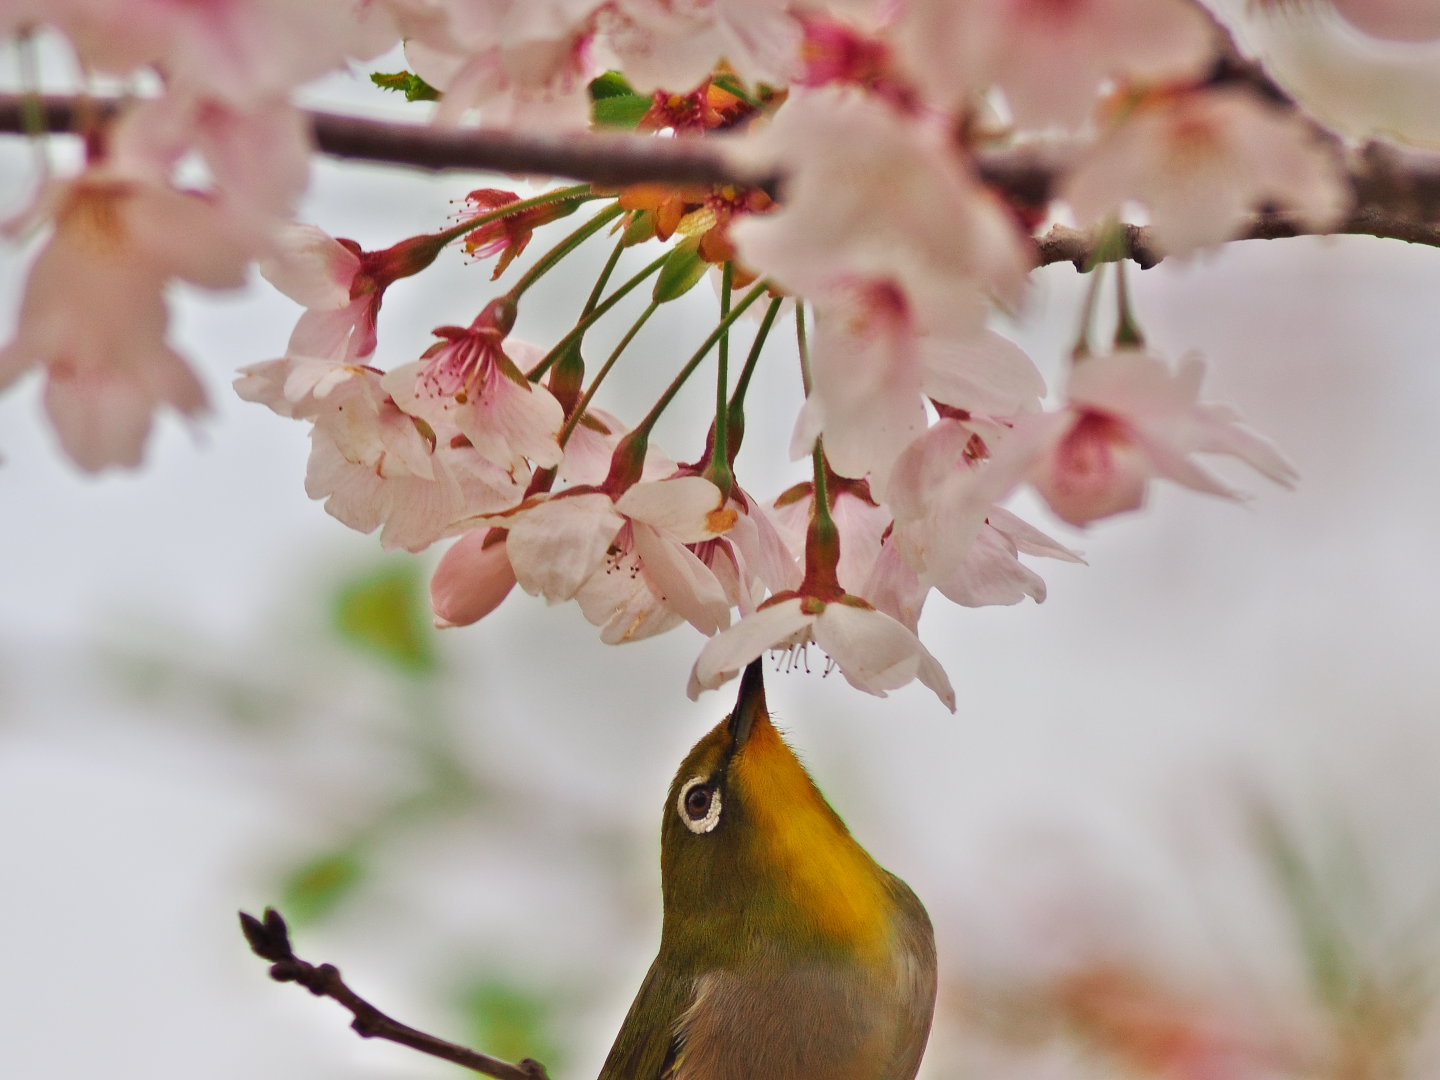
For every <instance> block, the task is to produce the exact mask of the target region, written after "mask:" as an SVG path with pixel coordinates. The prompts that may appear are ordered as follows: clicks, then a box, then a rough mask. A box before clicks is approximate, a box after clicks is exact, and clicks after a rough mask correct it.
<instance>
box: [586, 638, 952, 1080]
mask: <svg viewBox="0 0 1440 1080" xmlns="http://www.w3.org/2000/svg"><path fill="white" fill-rule="evenodd" d="M660 879H661V889H662V893H663V896H664V905H665V916H664V926H663V929H662V931H661V935H660V952H659V955H657V956H656V957H655V962H654V963H653V964H652V965H651V967H650V972H649V974H647V975H646V977H645V982H644V984H643V985H642V986H641V987H640V992H639V994H638V995H637V996H636V998H635V1002H634V1004H633V1005H631V1006H630V1012H629V1014H628V1015H627V1016H626V1017H625V1023H624V1024H623V1025H622V1026H621V1028H620V1033H619V1035H617V1036H616V1038H615V1045H614V1046H613V1047H611V1050H610V1054H609V1056H608V1057H607V1058H606V1060H605V1065H604V1067H603V1068H602V1069H601V1070H600V1080H912V1078H913V1077H914V1076H915V1073H916V1070H917V1069H918V1068H919V1067H920V1058H921V1056H922V1054H923V1053H924V1050H925V1041H926V1039H927V1038H928V1036H929V1033H930V1021H931V1016H932V1015H933V1013H934V1009H935V938H934V933H933V932H932V930H931V927H930V919H929V916H927V915H926V913H925V908H924V907H923V906H922V905H921V903H920V901H919V900H918V899H917V898H916V896H915V894H914V893H913V892H911V890H910V887H909V886H908V885H906V884H905V883H904V882H903V881H901V880H900V879H899V878H897V877H896V876H895V875H894V874H891V873H889V872H888V871H886V870H884V869H882V868H881V867H880V866H879V865H878V864H877V863H876V862H875V860H874V859H872V858H871V857H870V856H869V854H867V853H866V851H865V849H864V848H862V847H861V846H860V845H859V844H858V843H856V842H855V839H854V838H853V837H852V836H851V835H850V831H849V830H848V829H847V828H846V827H845V823H844V822H842V821H841V820H840V817H839V815H837V814H836V813H835V811H834V810H832V809H831V808H830V804H829V803H827V802H826V801H825V798H824V796H823V795H821V794H820V791H819V789H818V788H816V786H815V783H814V781H812V780H811V779H810V775H809V773H807V772H806V771H805V767H804V766H803V765H801V764H800V761H799V759H797V758H796V756H795V754H794V752H793V751H792V750H791V749H790V747H789V746H787V745H786V743H785V741H784V740H783V739H782V738H781V737H780V733H779V732H777V731H776V730H775V727H774V726H773V725H772V724H771V722H770V717H769V714H768V713H767V712H766V709H765V690H764V683H763V678H762V675H761V670H760V662H759V661H758V660H757V661H755V662H754V663H752V664H751V665H750V666H749V667H748V668H747V669H746V671H745V674H744V677H743V679H742V681H741V684H740V694H739V700H738V701H737V702H736V705H735V710H734V712H732V713H731V714H730V716H728V717H727V718H726V719H725V720H723V721H721V722H720V724H719V725H717V726H716V727H715V729H714V730H712V731H711V732H710V733H709V734H708V735H706V736H705V737H704V738H703V739H701V740H700V742H698V743H697V744H696V745H695V748H694V749H693V750H691V751H690V753H689V755H688V756H687V757H686V758H685V760H684V761H683V762H682V763H681V765H680V769H679V771H678V772H677V773H676V774H675V780H674V782H673V783H672V784H671V785H670V794H669V797H668V798H667V800H666V803H665V817H664V824H663V826H662V828H661V846H660Z"/></svg>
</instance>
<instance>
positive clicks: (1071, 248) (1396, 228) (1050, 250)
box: [1035, 207, 1440, 272]
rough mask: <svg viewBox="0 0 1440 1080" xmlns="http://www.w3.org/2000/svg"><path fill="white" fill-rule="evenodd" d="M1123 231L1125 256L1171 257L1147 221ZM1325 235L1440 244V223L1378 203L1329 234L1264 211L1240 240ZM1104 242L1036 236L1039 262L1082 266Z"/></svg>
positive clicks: (1085, 234)
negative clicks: (1389, 209) (1161, 247)
mask: <svg viewBox="0 0 1440 1080" xmlns="http://www.w3.org/2000/svg"><path fill="white" fill-rule="evenodd" d="M1120 232H1121V240H1122V243H1121V244H1120V245H1119V252H1120V257H1121V258H1124V259H1130V260H1132V261H1133V262H1135V263H1136V264H1137V265H1138V266H1139V267H1140V269H1142V270H1149V269H1150V268H1151V267H1152V266H1154V265H1156V264H1157V263H1159V262H1160V261H1161V260H1162V259H1164V258H1165V253H1164V252H1163V251H1161V250H1160V249H1159V248H1157V247H1156V246H1155V240H1154V235H1153V234H1152V233H1151V232H1150V230H1149V228H1147V227H1146V226H1143V225H1121V226H1120ZM1322 235H1323V236H1338V235H1346V236H1376V237H1379V238H1381V239H1384V240H1404V241H1405V242H1406V243H1407V244H1424V245H1426V246H1428V247H1435V248H1440V224H1432V223H1430V222H1425V221H1415V220H1413V219H1411V218H1407V217H1402V216H1401V215H1399V214H1394V213H1391V212H1390V211H1387V210H1383V209H1379V208H1376V207H1367V208H1364V209H1360V210H1356V211H1355V212H1354V213H1352V214H1351V215H1350V216H1349V217H1348V218H1346V219H1345V220H1344V221H1343V222H1341V223H1340V224H1339V225H1337V226H1336V227H1335V228H1334V229H1332V230H1331V231H1330V232H1328V233H1315V232H1312V231H1311V230H1309V229H1306V228H1305V227H1304V226H1303V225H1301V224H1300V223H1299V222H1297V221H1295V220H1294V219H1292V218H1288V217H1286V216H1285V215H1284V214H1260V215H1257V216H1256V218H1255V220H1254V221H1253V222H1251V224H1250V227H1249V228H1247V229H1246V230H1245V231H1244V232H1241V233H1239V234H1238V235H1236V236H1235V237H1234V239H1235V240H1278V239H1281V238H1283V237H1290V236H1322ZM1099 241H1100V233H1099V230H1096V229H1072V228H1069V227H1068V226H1065V225H1053V226H1051V228H1050V231H1049V232H1047V233H1045V235H1044V236H1038V237H1036V238H1035V250H1036V258H1037V265H1039V266H1049V265H1051V264H1052V263H1062V262H1068V263H1074V264H1075V269H1076V270H1080V271H1082V272H1083V271H1086V270H1089V269H1090V268H1091V267H1092V266H1093V265H1094V262H1095V256H1096V252H1097V248H1098V247H1099V246H1101V245H1100V243H1099Z"/></svg>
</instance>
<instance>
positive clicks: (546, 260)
mask: <svg viewBox="0 0 1440 1080" xmlns="http://www.w3.org/2000/svg"><path fill="white" fill-rule="evenodd" d="M624 212H625V210H624V208H623V207H621V206H620V204H619V203H616V204H615V205H613V206H607V207H606V208H605V209H604V210H601V211H600V212H599V213H598V214H596V215H595V216H594V217H592V218H591V219H590V220H589V221H587V222H585V224H584V225H581V226H580V227H579V228H578V229H576V230H575V231H574V232H572V233H571V234H570V235H569V236H567V237H565V239H564V240H561V241H560V243H558V244H556V245H555V246H554V247H553V248H551V249H550V250H549V251H547V252H546V253H545V254H544V255H542V256H540V258H539V259H538V260H537V261H536V262H535V264H534V265H533V266H531V267H530V269H528V270H526V271H525V275H524V276H523V277H522V278H521V279H520V280H519V281H517V282H515V284H514V285H512V286H511V288H510V298H511V299H512V300H519V299H520V297H521V296H523V295H524V294H525V290H527V289H528V288H530V286H531V285H534V284H535V282H537V281H539V280H540V279H541V278H542V277H544V276H545V275H546V274H548V273H549V272H550V271H551V270H553V269H554V268H555V267H556V266H558V265H559V264H560V262H561V260H562V259H564V258H565V256H567V255H569V254H570V253H571V252H572V251H574V250H575V249H576V248H577V247H579V246H580V245H581V244H583V243H584V242H585V241H586V240H589V239H590V237H592V236H594V235H595V234H596V233H597V232H599V231H600V230H601V229H603V228H604V227H605V226H606V225H608V224H609V223H610V222H612V221H614V220H615V219H616V218H617V217H619V216H620V215H621V214H623V213H624Z"/></svg>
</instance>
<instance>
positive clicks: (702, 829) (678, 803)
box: [675, 776, 720, 834]
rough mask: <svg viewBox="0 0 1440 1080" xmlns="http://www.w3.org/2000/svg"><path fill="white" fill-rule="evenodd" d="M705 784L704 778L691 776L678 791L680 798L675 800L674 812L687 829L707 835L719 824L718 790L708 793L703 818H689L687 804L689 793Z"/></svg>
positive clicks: (705, 779) (706, 781)
mask: <svg viewBox="0 0 1440 1080" xmlns="http://www.w3.org/2000/svg"><path fill="white" fill-rule="evenodd" d="M706 783H708V780H707V778H706V777H703V776H692V777H691V778H690V779H689V780H686V781H685V786H684V787H682V788H681V789H680V797H679V798H678V799H676V800H675V812H676V813H677V814H679V815H680V820H681V821H683V822H684V823H685V827H686V828H687V829H689V830H690V831H691V832H693V833H697V834H698V833H707V832H709V831H710V830H711V829H713V828H715V826H716V825H719V824H720V790H719V789H718V788H714V789H712V790H711V791H710V802H709V804H708V805H707V806H706V807H705V816H704V817H700V818H694V817H691V816H690V808H689V805H688V803H687V800H688V799H689V798H690V792H692V791H694V790H695V789H696V788H697V787H700V786H701V785H703V784H706Z"/></svg>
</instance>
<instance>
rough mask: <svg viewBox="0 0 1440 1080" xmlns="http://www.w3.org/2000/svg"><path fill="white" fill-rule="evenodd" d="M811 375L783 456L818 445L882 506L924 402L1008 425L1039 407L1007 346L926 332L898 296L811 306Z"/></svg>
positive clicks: (891, 292) (1031, 380)
mask: <svg viewBox="0 0 1440 1080" xmlns="http://www.w3.org/2000/svg"><path fill="white" fill-rule="evenodd" d="M963 302H964V300H963V298H962V299H961V303H963ZM811 376H812V380H813V386H812V388H811V392H810V395H809V397H808V398H806V400H805V405H804V408H803V409H802V410H801V413H800V417H799V419H798V421H797V423H796V426H795V435H794V439H793V441H792V443H791V447H790V453H791V456H793V457H796V458H798V457H802V456H804V455H805V454H807V453H809V451H810V449H811V447H812V446H813V445H814V442H815V439H816V438H818V437H821V436H823V437H824V439H825V454H826V458H827V459H828V460H829V462H830V465H831V467H832V468H834V469H835V471H836V472H838V473H840V474H841V475H842V476H851V477H861V476H864V475H866V474H867V473H868V474H870V475H871V476H872V478H873V479H872V483H873V485H874V486H875V488H876V490H877V492H878V493H879V494H881V496H882V497H883V495H884V491H885V482H886V481H887V479H888V477H889V473H890V469H891V466H892V465H893V464H894V461H895V458H896V457H897V456H899V454H900V452H901V450H902V449H903V448H904V447H905V446H907V445H908V444H909V443H911V442H912V441H914V440H915V439H916V438H917V437H919V435H920V434H921V433H922V432H923V431H924V430H925V427H926V423H927V414H926V400H927V399H933V400H935V401H937V402H941V403H943V404H947V405H953V406H955V407H957V408H963V409H965V410H966V411H968V412H972V413H976V414H980V415H1004V416H1009V415H1013V414H1015V413H1019V412H1024V411H1027V410H1031V409H1035V408H1038V407H1039V404H1040V395H1041V394H1043V393H1044V392H1045V382H1044V380H1043V379H1042V378H1041V377H1040V373H1039V371H1037V370H1036V368H1035V365H1034V364H1033V363H1032V362H1031V361H1030V358H1029V357H1027V356H1026V355H1025V354H1024V353H1023V352H1021V350H1020V349H1019V348H1018V347H1017V346H1015V345H1014V344H1013V343H1012V342H1010V341H1008V340H1007V339H1005V338H1004V337H1001V336H1000V335H999V334H996V333H994V332H993V331H989V330H984V329H980V328H977V329H975V330H974V331H973V332H972V333H969V334H966V335H964V336H951V335H948V334H944V333H930V332H929V330H928V328H927V327H926V326H925V325H924V324H923V323H921V322H919V321H918V319H917V313H916V312H915V311H914V309H913V308H912V307H911V305H910V304H908V303H907V301H906V300H905V298H904V297H903V296H902V295H900V294H899V293H898V292H897V291H896V290H895V289H894V288H890V287H885V286H876V285H871V286H869V287H857V288H853V289H849V290H846V292H845V294H844V295H843V298H842V297H839V296H837V297H834V298H827V299H826V300H825V301H824V302H817V303H816V334H815V345H814V351H813V356H812V359H811Z"/></svg>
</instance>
